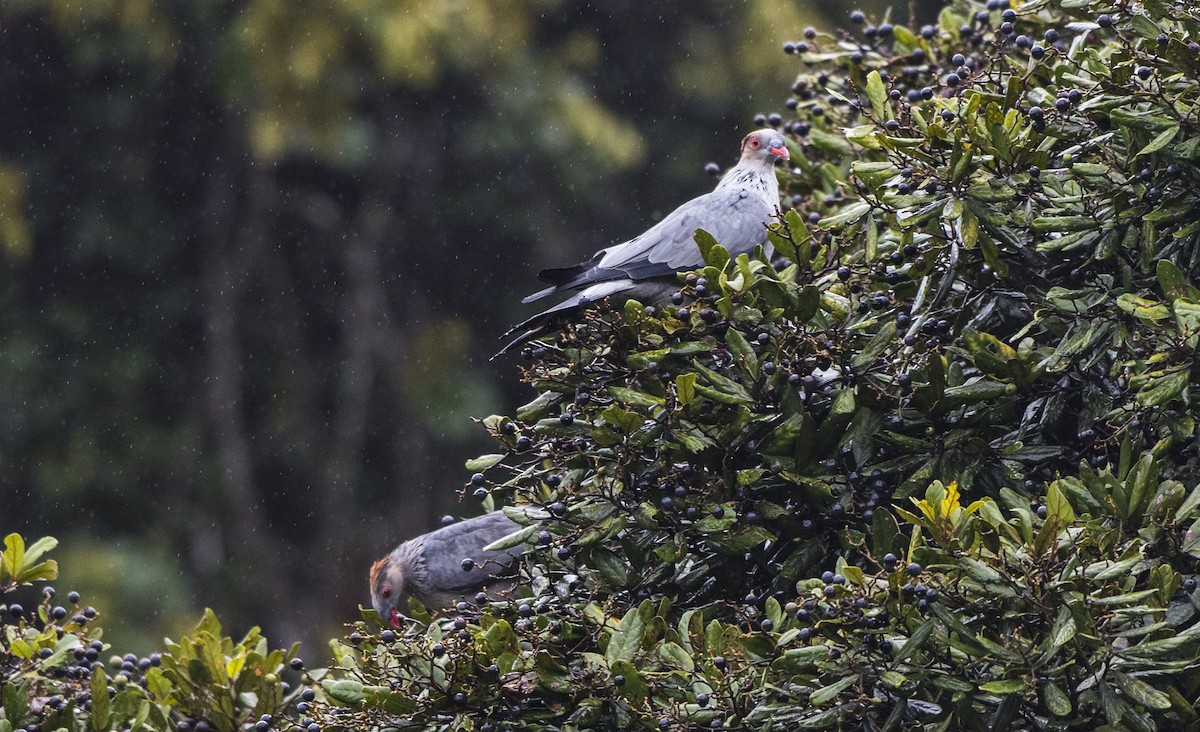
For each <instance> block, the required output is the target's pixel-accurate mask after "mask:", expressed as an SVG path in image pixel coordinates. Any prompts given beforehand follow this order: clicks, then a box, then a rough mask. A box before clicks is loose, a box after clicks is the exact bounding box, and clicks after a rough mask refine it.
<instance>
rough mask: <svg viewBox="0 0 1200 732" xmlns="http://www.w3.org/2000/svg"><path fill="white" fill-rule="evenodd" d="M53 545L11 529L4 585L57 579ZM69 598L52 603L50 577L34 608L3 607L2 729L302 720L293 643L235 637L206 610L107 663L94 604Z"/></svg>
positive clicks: (1, 588)
mask: <svg viewBox="0 0 1200 732" xmlns="http://www.w3.org/2000/svg"><path fill="white" fill-rule="evenodd" d="M56 545H57V541H55V540H54V539H51V538H43V539H39V540H38V541H36V542H34V543H33V544H31V545H28V546H26V544H25V541H24V540H23V539H22V537H21V536H19V535H18V534H10V535H9V536H7V537H6V538H5V539H4V552H3V554H0V595H7V594H8V593H10V592H11V591H12V590H14V589H16V588H17V587H19V586H21V585H28V584H31V583H34V582H40V581H45V580H53V579H55V578H56V577H57V576H58V565H57V564H56V563H55V562H54V561H53V560H41V559H42V557H43V556H44V555H45V553H46V552H48V551H50V550H52V549H53V548H54V547H55V546H56ZM39 560H41V561H39ZM66 600H67V605H73V606H74V610H73V611H72V610H68V609H67V607H66V606H65V605H59V604H56V603H58V602H60V601H61V598H59V597H58V594H57V593H56V592H55V590H54V588H52V587H49V586H47V587H45V588H43V590H42V593H41V602H40V603H39V604H38V605H37V606H36V607H34V608H29V609H26V608H24V607H23V606H21V605H19V604H16V603H11V604H7V605H5V606H3V608H0V610H3V611H4V612H3V621H5V624H4V625H2V626H0V732H21V731H22V730H24V731H25V732H39V731H43V730H44V731H45V732H50V731H51V730H68V731H70V732H84V731H85V730H86V731H88V732H106V731H108V730H127V731H130V732H134V731H136V730H154V731H156V732H166V731H167V730H176V731H177V732H205V731H206V730H214V731H216V732H232V730H238V729H249V728H251V727H253V728H255V729H257V732H267V731H268V730H271V729H299V728H300V727H299V726H298V723H302V722H303V713H302V712H300V711H299V710H298V709H297V701H298V699H297V697H298V696H299V695H300V694H301V693H303V692H301V691H300V690H295V691H292V690H290V689H289V686H288V684H287V683H286V682H285V681H283V680H282V679H281V674H282V673H283V671H284V670H285V669H286V668H287V667H288V666H289V665H293V664H294V665H296V666H299V665H301V662H300V661H299V659H298V658H297V655H296V653H297V648H296V647H293V648H292V649H291V650H289V651H281V650H269V649H268V647H267V641H266V639H264V638H263V637H262V636H261V635H260V634H259V631H258V628H253V629H251V630H250V632H249V633H247V634H246V636H245V638H243V639H242V640H241V641H240V642H234V641H233V640H232V639H231V638H228V637H226V636H223V635H222V632H221V625H220V623H219V622H218V621H217V618H216V616H214V615H213V614H212V611H207V612H206V613H205V615H204V619H203V620H202V621H201V622H200V624H199V625H198V626H197V627H196V631H195V633H194V634H193V635H192V636H191V637H189V638H183V639H182V640H181V641H180V642H179V643H172V642H170V641H168V642H167V644H166V648H165V649H164V651H163V652H162V653H154V654H152V655H150V656H148V657H146V658H141V659H139V658H137V657H136V656H133V655H132V654H126V655H125V656H115V655H114V656H112V657H111V659H110V661H109V662H108V663H107V665H106V663H105V662H104V661H102V660H100V657H101V654H102V653H104V652H110V653H111V649H110V648H109V647H108V646H107V645H106V644H105V643H104V641H103V640H102V636H103V631H102V630H101V629H100V628H99V627H98V625H97V623H96V618H97V612H96V610H95V609H93V608H91V607H83V608H81V607H79V597H78V596H77V594H76V593H70V594H69V595H68V597H67V598H66ZM309 694H310V695H311V694H312V692H311V691H310V692H309Z"/></svg>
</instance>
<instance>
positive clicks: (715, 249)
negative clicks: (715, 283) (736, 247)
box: [694, 229, 729, 270]
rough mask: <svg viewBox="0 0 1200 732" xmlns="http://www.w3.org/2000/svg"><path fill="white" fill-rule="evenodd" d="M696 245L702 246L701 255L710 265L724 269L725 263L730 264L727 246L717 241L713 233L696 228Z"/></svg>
mask: <svg viewBox="0 0 1200 732" xmlns="http://www.w3.org/2000/svg"><path fill="white" fill-rule="evenodd" d="M694 239H695V241H696V246H698V247H700V257H701V259H703V260H704V263H705V264H706V265H708V266H709V267H716V268H717V269H718V270H724V269H725V265H727V264H729V252H727V251H726V250H725V247H723V246H721V245H720V244H718V243H717V240H716V239H714V238H713V235H712V234H710V233H708V232H707V231H705V230H704V229H696V234H695V237H694Z"/></svg>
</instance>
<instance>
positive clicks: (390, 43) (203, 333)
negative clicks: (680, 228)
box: [0, 0, 939, 663]
mask: <svg viewBox="0 0 1200 732" xmlns="http://www.w3.org/2000/svg"><path fill="white" fill-rule="evenodd" d="M937 5H939V3H936V2H933V1H932V0H925V1H924V3H923V4H922V5H921V6H920V11H921V14H923V15H931V14H932V13H933V12H934V11H935V10H936V6H937ZM854 7H857V8H861V9H863V10H866V11H867V12H868V14H874V17H875V18H876V19H879V18H881V17H882V15H881V13H882V12H883V11H884V10H885V5H884V3H881V2H863V3H856V4H855V6H854ZM851 9H852V8H851V7H850V6H848V5H846V4H844V3H836V2H821V3H818V2H812V3H806V2H788V1H786V0H743V1H740V2H722V1H719V0H671V1H667V0H662V1H656V2H649V1H644V2H634V1H632V0H605V1H604V2H593V3H582V2H568V1H567V0H224V1H221V0H192V1H191V2H187V1H184V0H179V1H176V2H162V1H161V0H86V1H84V2H80V1H79V0H7V2H4V3H0V100H2V101H3V104H2V109H3V112H2V113H0V257H2V259H3V266H4V277H3V285H2V287H0V349H2V351H3V354H2V357H0V419H3V428H2V429H0V531H3V532H9V531H19V532H22V533H24V534H26V535H27V536H30V537H35V536H40V535H43V534H53V535H56V536H58V537H60V538H61V539H62V540H63V546H62V548H61V550H60V551H59V552H58V553H57V558H58V559H59V560H60V563H61V565H62V566H63V568H64V574H63V577H62V578H61V580H60V581H59V582H58V583H57V584H58V586H59V589H60V590H62V591H65V590H67V589H78V590H80V591H81V592H83V593H84V594H85V597H84V601H85V602H86V603H88V604H91V605H94V606H96V607H97V608H98V609H99V610H100V611H101V613H102V614H103V615H104V616H105V617H104V618H103V620H102V622H103V624H104V625H105V627H106V628H108V630H109V634H108V638H109V639H110V640H112V641H113V642H114V643H116V644H117V645H118V647H119V648H120V649H121V650H123V651H124V650H131V651H135V652H136V651H145V650H148V649H150V648H151V647H153V646H155V645H157V644H158V642H159V641H160V639H161V638H162V637H163V636H164V635H171V636H174V637H178V636H179V634H180V631H181V630H182V629H183V628H186V627H189V626H191V625H192V624H193V623H194V622H195V621H196V620H197V619H198V618H199V613H200V609H201V608H203V607H205V606H211V607H213V608H214V609H216V610H217V611H218V613H219V615H220V616H221V617H222V619H223V621H224V622H225V623H226V626H227V627H228V628H229V629H230V630H231V631H233V632H234V633H240V632H243V631H244V630H245V629H247V628H248V627H249V626H251V625H255V624H257V625H262V626H263V627H264V629H265V630H266V632H267V634H268V636H269V637H270V638H271V640H272V642H273V643H284V642H290V641H293V640H303V641H304V642H306V643H307V644H308V649H307V653H308V655H309V656H311V657H312V659H311V660H312V661H313V662H314V663H315V662H317V661H318V658H317V657H318V656H319V657H320V659H319V660H320V661H321V662H322V663H323V662H324V655H325V642H324V639H325V638H328V637H330V635H331V634H335V633H337V632H338V631H339V627H340V625H341V624H342V623H344V622H347V621H350V620H352V619H354V618H355V617H357V610H356V607H357V605H358V604H359V603H361V602H365V601H366V599H367V587H366V579H365V578H366V572H367V568H368V566H369V563H370V561H371V560H372V559H374V558H376V557H377V556H380V555H382V554H383V553H385V552H386V551H387V550H389V549H390V548H391V547H392V546H393V545H394V544H396V543H397V542H399V541H400V540H402V539H404V538H408V537H410V536H412V535H413V534H416V533H420V532H421V531H425V530H428V529H431V528H433V527H435V526H436V525H437V524H438V519H439V517H440V516H441V515H443V514H446V513H450V514H455V515H463V514H469V513H472V512H475V511H477V510H478V508H477V506H476V505H474V504H475V502H474V501H473V500H471V499H468V500H467V502H466V503H459V502H458V498H457V491H458V490H459V489H461V488H462V486H463V484H464V481H465V480H466V478H467V477H468V476H467V475H466V471H465V470H464V469H463V467H462V466H463V462H464V460H465V459H467V458H468V457H471V456H473V455H475V454H478V453H480V452H487V451H488V450H489V444H488V442H489V441H488V439H487V438H486V435H485V434H484V432H483V431H482V429H480V428H478V427H477V426H476V425H474V424H473V423H472V422H471V417H473V416H476V417H478V416H484V415H487V414H490V413H494V412H505V411H511V410H512V409H513V408H514V407H515V405H517V404H519V403H520V402H521V400H522V397H523V396H525V395H526V393H525V392H524V390H523V389H522V388H521V387H520V385H519V383H518V379H517V373H518V369H517V366H516V364H515V363H514V362H513V361H512V360H499V361H497V362H491V363H490V362H489V361H488V357H489V356H490V355H491V354H492V353H493V352H494V351H495V349H496V348H497V347H498V346H499V344H500V342H499V341H498V340H497V338H498V336H499V335H500V334H501V333H502V332H503V331H504V329H505V328H506V327H507V326H508V325H509V324H510V323H512V322H514V321H516V320H518V319H520V318H522V317H524V316H526V315H529V314H531V313H532V312H533V308H532V307H529V306H522V305H520V303H519V301H520V297H521V296H522V295H524V294H527V293H528V292H530V291H532V290H533V289H536V288H537V282H536V279H535V275H536V272H537V271H538V270H539V269H541V268H543V267H546V266H553V265H563V264H568V263H571V262H573V261H576V260H577V259H578V258H581V257H583V256H585V255H587V254H590V253H591V252H592V251H594V250H595V249H597V248H599V247H601V246H606V245H608V244H611V243H613V242H615V241H619V240H622V239H624V238H628V237H629V236H632V235H634V234H637V233H638V232H640V231H642V230H643V229H644V228H646V227H647V226H648V225H649V224H650V223H652V222H653V221H654V220H655V219H656V218H657V217H660V216H661V215H663V214H664V213H666V212H668V211H670V210H671V208H673V207H674V206H676V205H678V204H679V203H681V202H683V201H684V200H686V199H687V198H690V197H691V196H694V195H697V194H699V193H702V192H704V191H705V190H707V189H709V188H710V187H711V185H712V181H711V180H709V179H708V178H707V177H706V176H705V175H704V173H703V166H704V164H705V163H706V162H708V161H715V162H717V163H719V164H720V165H721V166H722V167H725V166H728V165H730V164H732V163H733V162H734V159H735V158H736V146H737V143H738V140H739V139H740V137H741V135H743V134H744V133H745V132H747V131H749V130H750V129H752V128H753V126H754V125H753V123H752V118H753V116H754V115H755V114H756V113H770V112H773V111H776V112H780V113H784V114H785V115H786V112H787V110H786V109H785V108H784V100H785V99H786V97H787V94H788V88H789V86H790V84H791V82H792V80H793V78H794V77H795V74H796V73H797V71H798V65H799V61H798V60H797V58H796V57H794V56H787V55H785V54H784V53H783V52H782V51H781V47H782V44H783V42H785V41H788V40H797V39H799V38H800V37H801V33H802V30H803V28H804V27H805V26H807V25H816V26H823V27H830V26H833V25H837V24H842V23H844V18H845V14H846V13H848V12H849V10H851ZM912 11H913V8H912V7H909V6H907V5H906V6H904V7H903V8H902V9H901V10H899V11H897V15H898V16H899V17H898V18H896V19H897V20H901V21H903V20H905V19H906V18H907V17H908V15H909V13H910V12H912Z"/></svg>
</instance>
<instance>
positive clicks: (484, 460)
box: [467, 453, 504, 473]
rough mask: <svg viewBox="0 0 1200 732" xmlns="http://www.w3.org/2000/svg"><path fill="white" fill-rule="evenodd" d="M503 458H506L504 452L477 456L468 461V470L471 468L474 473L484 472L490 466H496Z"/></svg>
mask: <svg viewBox="0 0 1200 732" xmlns="http://www.w3.org/2000/svg"><path fill="white" fill-rule="evenodd" d="M503 459H504V454H503V453H492V454H490V455H480V456H479V457H477V458H473V459H471V460H468V461H467V470H470V471H471V472H472V473H482V472H483V471H485V470H487V469H488V468H491V467H493V466H495V465H496V464H498V463H499V462H500V461H501V460H503Z"/></svg>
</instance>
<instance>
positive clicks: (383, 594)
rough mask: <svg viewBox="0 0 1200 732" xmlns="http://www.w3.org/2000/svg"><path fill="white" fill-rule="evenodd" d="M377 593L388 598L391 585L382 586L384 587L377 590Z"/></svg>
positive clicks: (390, 593) (390, 592)
mask: <svg viewBox="0 0 1200 732" xmlns="http://www.w3.org/2000/svg"><path fill="white" fill-rule="evenodd" d="M379 594H380V595H381V596H383V598H384V599H385V600H386V599H387V598H389V597H391V596H392V588H391V587H384V588H383V590H381V591H380V592H379Z"/></svg>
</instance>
